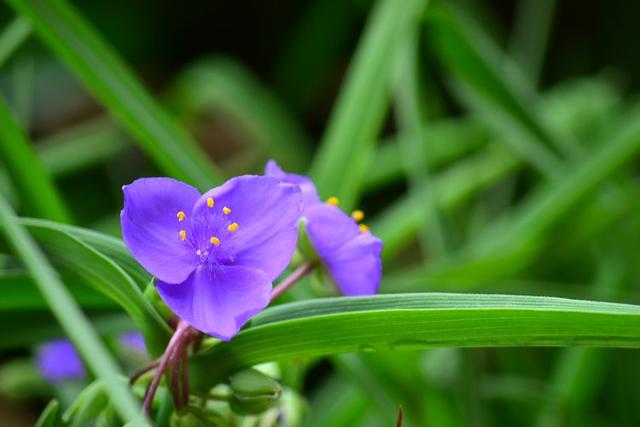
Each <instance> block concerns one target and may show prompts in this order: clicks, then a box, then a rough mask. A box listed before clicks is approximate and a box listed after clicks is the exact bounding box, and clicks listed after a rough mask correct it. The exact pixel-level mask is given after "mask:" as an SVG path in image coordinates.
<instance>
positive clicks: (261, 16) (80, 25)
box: [0, 0, 640, 426]
mask: <svg viewBox="0 0 640 427" xmlns="http://www.w3.org/2000/svg"><path fill="white" fill-rule="evenodd" d="M286 3H287V5H286V6H287V7H283V6H282V4H280V5H279V7H275V6H274V5H273V4H270V3H267V2H250V3H245V4H242V5H235V4H231V3H223V2H213V3H210V2H193V3H190V4H189V6H188V7H185V6H184V5H179V4H178V3H175V4H174V3H173V2H162V3H161V4H156V3H152V2H134V3H132V2H104V1H95V2H86V3H85V2H68V1H61V0H57V1H46V0H7V1H6V2H5V3H4V4H3V5H2V8H0V19H1V21H2V23H3V27H2V31H0V90H1V91H2V96H1V97H0V190H1V191H2V195H3V196H2V197H3V199H2V200H6V201H7V202H6V203H4V202H3V203H4V204H3V205H2V207H1V209H0V220H1V221H0V222H2V224H3V230H2V231H3V235H4V236H5V240H4V241H3V242H2V245H1V246H0V249H1V254H0V291H3V295H5V297H2V299H1V300H0V321H2V322H3V324H4V325H12V326H13V327H12V328H11V329H9V328H3V329H2V330H1V331H0V363H1V364H2V365H1V366H0V405H1V407H2V410H1V411H0V412H1V413H2V415H0V424H3V423H9V424H10V425H31V424H33V422H35V418H36V417H37V414H38V413H39V412H40V410H41V409H43V408H44V406H45V404H46V403H47V401H48V398H50V397H51V396H56V397H58V398H59V399H60V400H61V402H62V406H63V408H62V409H64V406H65V405H68V399H66V400H65V396H68V395H69V394H70V392H68V391H66V390H62V389H54V390H51V389H44V391H43V389H42V387H41V385H37V386H34V385H33V383H29V382H28V381H26V380H27V379H29V378H32V376H29V375H31V374H32V372H31V374H29V373H27V374H25V373H24V370H22V371H20V372H22V373H16V372H18V371H17V370H16V369H15V366H16V365H15V364H16V362H21V361H24V360H29V359H30V357H31V354H32V351H33V349H34V347H35V346H36V345H37V344H38V343H39V342H41V341H42V340H44V339H48V338H52V337H58V336H61V335H63V334H66V335H68V336H70V337H71V339H72V340H73V341H74V343H75V344H76V345H77V347H78V348H79V349H80V350H81V352H82V353H83V354H84V355H85V356H87V357H86V359H87V362H89V363H88V365H89V367H90V368H92V369H91V370H92V373H93V374H94V375H95V376H97V377H105V378H110V377H113V375H115V374H114V373H115V372H116V371H117V370H118V367H117V366H115V364H114V363H113V362H110V361H108V360H110V359H109V357H110V356H108V353H107V352H106V351H105V348H104V346H103V344H102V342H101V341H100V340H98V339H97V338H98V334H97V333H100V334H101V336H102V337H109V336H113V334H115V333H117V332H119V331H122V330H127V329H131V328H132V327H135V328H138V329H141V330H142V331H143V332H144V334H145V338H146V341H147V345H148V347H149V349H150V351H151V352H152V353H154V354H158V353H159V351H161V349H162V346H163V345H164V343H165V342H166V339H167V336H168V333H169V331H168V329H167V328H166V325H165V323H164V321H163V317H162V314H161V311H160V312H159V311H158V305H157V304H155V301H154V299H153V293H152V292H151V288H147V285H148V283H149V277H148V276H147V274H146V273H145V272H144V271H142V270H141V269H140V267H139V266H137V264H136V263H135V261H133V260H132V259H131V258H130V256H129V255H128V253H127V252H126V249H125V248H124V246H123V245H122V243H121V241H120V240H119V222H118V212H119V210H120V208H121V205H122V200H121V190H120V189H121V186H122V185H123V184H126V183H128V182H130V181H131V180H133V179H135V178H137V177H140V176H154V175H169V176H174V177H176V178H179V179H182V180H185V181H187V182H190V183H191V184H194V185H196V186H197V187H199V188H201V189H206V188H209V187H212V186H214V185H216V184H218V183H220V182H221V181H222V180H223V179H225V177H229V176H233V175H238V174H244V173H261V171H262V167H263V165H264V162H265V161H266V160H267V159H269V158H274V159H276V160H278V161H279V162H280V163H281V164H282V165H283V166H285V167H286V168H287V169H289V170H292V171H296V172H300V173H308V174H310V175H311V176H312V177H314V178H315V179H316V180H317V183H318V185H319V189H320V191H321V194H322V196H323V197H325V198H327V197H329V196H338V197H339V198H340V199H341V201H342V207H343V208H344V209H346V210H350V209H353V208H355V207H359V208H362V209H364V210H365V212H366V215H367V217H366V222H367V223H368V224H369V225H370V226H371V227H372V230H373V232H374V233H376V234H378V235H379V236H381V237H382V238H383V240H384V242H385V249H384V253H383V259H384V269H385V275H384V280H383V285H382V288H381V292H382V293H385V294H386V293H389V294H391V293H400V292H403V293H412V294H411V295H405V296H397V297H396V296H385V297H384V298H381V299H379V300H376V299H374V300H372V301H369V302H367V301H365V302H364V303H362V304H363V305H359V304H360V303H357V302H355V301H344V302H337V303H335V304H334V303H333V302H332V301H331V300H320V299H318V300H313V301H310V302H298V303H293V304H292V305H287V306H281V307H275V308H273V309H270V310H269V311H267V312H265V313H263V314H262V315H261V316H259V317H258V318H256V320H255V322H253V324H252V325H251V327H250V328H248V330H247V331H246V332H243V334H241V335H240V336H239V337H238V340H237V341H234V342H232V343H231V344H229V345H225V346H218V347H214V349H213V350H212V351H210V352H208V353H205V354H202V355H200V356H199V357H198V358H196V360H195V363H194V370H197V371H196V372H202V371H203V370H204V371H205V372H206V371H207V370H208V369H212V368H211V367H212V366H218V367H220V366H224V370H222V371H221V372H219V373H218V374H219V375H222V372H224V373H225V374H226V373H227V371H229V372H231V371H233V370H234V369H236V368H237V367H238V366H244V365H247V364H252V363H258V362H264V361H270V360H279V364H278V370H279V372H280V376H281V378H282V381H283V384H284V385H285V386H286V387H287V390H290V391H291V392H292V393H293V395H296V396H304V399H306V400H308V402H309V411H308V413H306V417H303V418H304V421H303V424H304V425H309V426H339V425H345V426H346V425H349V426H358V425H360V426H378V425H379V426H386V425H392V423H393V422H394V420H395V417H396V412H397V408H398V405H402V407H403V408H404V411H405V415H406V417H405V425H408V426H425V425H426V426H431V425H434V426H457V425H475V426H483V425H486V426H493V425H522V426H527V425H538V426H599V425H616V426H627V425H628V426H635V425H638V423H639V422H640V407H639V406H638V405H637V402H636V400H637V398H636V395H637V393H635V389H636V388H637V384H638V382H639V381H640V369H639V368H638V366H639V365H638V363H637V358H638V357H637V356H638V353H637V350H624V349H620V348H617V349H616V348H598V349H594V348H583V347H570V348H555V349H554V348H535V347H536V345H555V346H566V345H572V344H588V345H599V346H602V345H604V346H605V347H638V342H639V341H638V340H639V339H640V326H639V325H640V324H639V323H638V319H637V310H638V309H637V307H636V306H632V305H611V304H607V303H604V302H602V303H591V302H588V301H576V302H569V303H565V302H563V301H564V300H555V299H546V298H544V297H545V296H557V297H570V298H574V299H577V300H595V301H611V302H622V303H627V304H638V303H640V292H639V290H638V283H640V269H639V268H638V265H639V263H638V243H637V242H638V241H640V221H639V218H640V216H639V215H638V214H639V213H640V202H639V200H640V197H639V196H640V188H639V186H638V173H637V164H638V162H637V159H638V152H639V151H640V125H639V123H640V105H639V104H638V103H637V100H636V97H635V93H636V91H637V89H638V87H640V57H639V56H638V53H637V52H636V51H634V49H633V40H636V39H637V36H638V30H637V25H636V23H635V16H638V12H640V10H639V6H638V5H637V4H636V3H635V2H630V1H620V2H615V5H606V4H604V3H603V4H599V3H597V4H596V3H594V4H581V5H580V7H578V6H577V5H575V4H573V3H571V2H567V1H559V0H544V1H535V0H519V1H517V2H513V4H511V3H509V4H507V3H505V2H496V1H489V0H485V1H464V0H456V1H453V0H449V1H435V0H432V1H426V0H409V1H405V2H401V3H402V4H401V5H399V3H398V2H395V1H392V0H377V1H358V2H346V3H345V2H339V1H334V0H309V1H306V2H293V1H290V2H286ZM5 205H6V206H5ZM12 211H15V212H17V214H18V215H19V216H21V217H24V218H18V219H16V218H14V217H13V214H12ZM28 217H35V219H33V218H28ZM25 230H26V231H27V232H28V233H29V234H25V233H24V231H25ZM30 236H31V237H35V238H36V239H37V243H38V245H39V246H40V247H41V249H43V250H44V253H45V254H46V258H44V257H42V256H41V255H40V252H39V249H38V248H36V247H33V243H32V241H31V237H30ZM52 268H55V270H56V271H53V270H52ZM312 282H313V281H312V280H309V281H307V282H304V283H302V284H301V285H300V286H299V287H298V288H295V289H294V290H293V291H292V292H291V294H290V295H287V296H286V298H284V300H285V302H291V301H293V300H296V299H308V298H313V297H322V296H326V289H323V288H322V287H318V286H315V285H317V284H315V285H314V283H312ZM434 291H445V292H456V294H442V295H439V294H431V293H430V292H434ZM467 293H468V295H467ZM473 293H483V294H487V293H498V294H511V295H531V296H534V297H540V298H529V297H516V296H513V297H500V296H498V297H476V296H475V295H474V294H473ZM70 296H71V297H72V298H73V299H70ZM487 298H488V299H487ZM441 300H442V301H444V302H445V305H446V306H445V307H434V306H433V305H434V304H435V305H437V304H438V301H441ZM73 301H75V302H73ZM375 301H380V302H375ZM61 304H62V306H64V307H76V304H77V305H78V307H79V308H80V309H82V310H83V311H84V314H82V313H81V312H80V311H79V310H77V309H75V308H74V309H68V310H64V309H63V308H64V307H62V306H61ZM336 304H337V306H339V307H342V305H340V304H344V307H342V309H343V310H341V311H340V313H334V312H332V309H335V307H336ZM368 304H371V305H368ZM385 304H386V305H385ZM567 304H568V305H567ZM505 311H506V312H508V313H509V319H507V320H504V318H503V315H504V314H505ZM51 313H53V314H54V315H55V318H56V319H57V320H58V321H59V324H60V326H61V327H62V329H61V328H60V326H57V324H56V323H55V322H54V320H53V318H52V314H51ZM125 313H126V314H125ZM282 316H284V317H282ZM131 319H133V322H132V320H131ZM426 319H429V321H428V322H426ZM87 320H88V321H89V322H90V323H89V322H87ZM447 322H452V324H456V325H458V326H457V327H449V326H442V325H448V324H449V323H447ZM456 322H457V323H456ZM80 325H82V326H80ZM407 328H409V329H407ZM483 328H484V329H483ZM492 328H493V329H492ZM485 330H489V332H486V331H485ZM291 331H294V332H295V333H296V334H300V335H299V336H300V339H298V340H296V344H295V345H292V344H290V342H289V341H288V340H289V339H290V337H288V335H287V334H288V333H290V332H291ZM405 335H408V336H405ZM411 337H413V341H411V339H410V338H411ZM398 340H400V341H402V342H404V343H405V344H407V345H405V346H399V347H401V348H398V346H395V347H394V345H393V343H394V342H397V341H398ZM107 342H108V339H107ZM296 346H297V347H296ZM470 346H471V347H482V348H462V347H470ZM505 346H506V348H505ZM524 346H526V348H524ZM529 346H534V347H529ZM434 347H435V348H434ZM409 349H411V350H412V351H408V350H409ZM356 350H357V351H356ZM390 350H393V351H390ZM345 351H349V352H351V351H356V352H355V353H351V354H346V355H344V354H337V353H342V352H345ZM293 355H298V356H299V357H298V358H293V360H292V357H291V356H293ZM89 359H91V360H89ZM100 361H105V362H104V363H102V362H100ZM98 362H100V363H98ZM27 365H29V364H28V363H27ZM11 367H14V368H12V369H9V368H11ZM221 369H222V368H221ZM207 378H209V380H210V381H213V380H212V378H218V377H216V376H211V377H207ZM23 380H24V381H23ZM21 381H22V382H21ZM203 383H207V381H204V382H203ZM16 384H19V385H22V386H24V385H25V384H27V385H28V384H31V385H30V386H25V387H26V388H24V389H23V391H24V393H23V394H22V395H23V396H27V397H28V399H27V400H23V401H22V402H18V401H16V400H15V399H11V396H15V393H13V394H12V392H15V385H16ZM38 384H39V383H38ZM109 384H110V386H109V387H110V388H109V390H110V392H111V393H112V394H111V396H112V398H114V399H121V400H120V401H119V402H118V404H117V408H118V409H119V410H120V414H121V415H122V416H123V417H125V418H133V417H134V416H135V415H136V414H137V413H138V412H137V410H136V409H135V408H136V405H137V403H136V401H135V399H132V398H131V397H130V396H129V394H128V393H121V392H122V390H121V389H122V388H123V387H121V385H122V384H120V383H118V382H112V383H109ZM206 385H209V384H206ZM75 393H76V394H77V390H76V391H75ZM71 394H73V393H71ZM165 401H166V398H165ZM7 402H8V403H7ZM114 403H115V400H114ZM5 407H6V408H7V409H6V410H5ZM57 408H58V406H56V404H55V403H52V404H50V405H49V406H48V410H47V412H46V413H45V414H44V415H43V418H42V419H41V421H42V423H43V424H42V425H47V424H46V423H47V422H49V419H50V418H52V417H54V415H55V414H57V412H58V410H57ZM167 408H169V410H170V405H169V406H167ZM62 412H63V411H62ZM47 414H53V415H48V417H49V418H47ZM296 414H298V415H302V414H303V411H298V412H296ZM3 418H4V419H3ZM9 420H10V421H9ZM165 422H166V419H164V421H162V420H161V422H160V424H161V425H162V424H163V423H165ZM20 423H22V424H20ZM49 425H50V424H49Z"/></svg>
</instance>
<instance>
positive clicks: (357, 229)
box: [265, 160, 382, 296]
mask: <svg viewBox="0 0 640 427" xmlns="http://www.w3.org/2000/svg"><path fill="white" fill-rule="evenodd" d="M265 175H267V176H271V177H274V178H277V179H280V180H281V181H282V182H288V183H291V184H296V185H298V186H299V187H300V189H301V191H302V193H303V197H304V210H303V213H302V218H303V220H304V221H305V223H306V231H307V234H308V236H309V239H310V240H311V243H312V245H313V247H314V249H315V251H316V253H317V254H318V256H319V257H320V260H321V261H322V263H323V264H324V267H325V269H326V270H327V272H328V273H329V275H330V276H331V278H332V279H333V281H334V282H335V283H336V285H337V286H338V287H339V288H340V290H341V291H342V293H343V294H345V295H348V296H355V295H372V294H375V293H376V292H377V290H378V286H379V285H380V278H381V276H382V262H381V260H380V253H381V252H382V241H381V240H380V239H379V238H377V237H375V236H374V235H373V234H371V232H370V230H369V227H367V226H366V225H364V224H358V222H359V221H361V220H362V219H363V218H364V214H363V213H362V211H359V210H357V211H354V212H353V213H352V215H351V217H350V216H348V215H347V214H345V213H344V212H343V211H341V210H340V209H339V208H338V207H337V205H338V200H337V199H336V198H335V197H331V198H329V199H328V200H327V202H326V203H323V202H321V201H320V197H319V196H318V191H317V190H316V187H315V185H314V184H313V182H312V181H311V180H310V179H309V178H307V177H305V176H302V175H296V174H289V173H286V172H284V171H283V170H282V169H281V168H280V167H279V166H278V165H277V164H276V162H274V161H273V160H271V161H269V162H268V163H267V166H266V167H265Z"/></svg>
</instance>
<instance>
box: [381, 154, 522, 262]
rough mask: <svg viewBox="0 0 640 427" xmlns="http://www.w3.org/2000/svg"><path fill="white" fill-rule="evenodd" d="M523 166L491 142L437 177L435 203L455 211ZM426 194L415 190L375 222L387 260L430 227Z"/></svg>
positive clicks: (447, 210) (434, 180)
mask: <svg viewBox="0 0 640 427" xmlns="http://www.w3.org/2000/svg"><path fill="white" fill-rule="evenodd" d="M520 165H521V161H520V159H519V158H517V157H516V156H515V155H514V154H513V153H512V152H510V151H509V150H507V149H506V148H505V147H502V146H499V145H496V144H491V145H489V146H487V147H486V148H484V149H483V150H481V151H480V152H478V153H477V154H475V155H473V156H471V157H469V158H467V159H464V160H462V161H460V162H458V163H456V164H455V165H453V166H451V167H450V168H448V169H446V170H444V171H442V172H440V173H439V174H436V175H435V176H434V178H433V186H434V190H433V192H434V194H435V196H436V200H435V203H436V205H437V207H438V209H440V210H442V211H443V212H452V211H453V210H454V209H456V208H457V207H458V206H460V205H461V204H462V203H463V202H464V201H465V200H468V199H469V198H471V197H472V196H473V195H474V194H477V193H478V192H480V191H482V190H484V189H486V188H487V187H489V186H490V185H492V184H494V183H496V182H498V181H499V180H500V179H502V178H504V177H505V176H507V175H508V174H510V173H511V172H513V171H514V170H516V169H517V168H518V167H519V166H520ZM422 197H423V195H422V194H420V193H417V194H416V193H414V194H410V195H407V196H404V197H402V198H400V199H399V200H397V201H395V202H394V203H393V204H391V205H390V206H389V207H388V208H387V209H386V210H384V211H383V212H382V213H381V214H380V215H378V216H377V217H375V218H374V220H373V221H372V222H371V230H372V231H373V232H374V233H375V234H376V235H378V236H379V237H380V238H381V239H382V241H383V242H384V249H383V252H382V256H383V258H384V260H390V259H393V258H394V256H395V255H396V254H397V253H398V252H399V251H400V250H401V249H402V248H404V247H405V246H406V245H407V244H409V243H411V242H412V241H413V239H414V237H415V234H416V231H417V230H418V229H419V228H420V227H421V226H429V225H430V221H431V217H429V216H428V214H427V213H426V212H425V211H424V207H423V205H422Z"/></svg>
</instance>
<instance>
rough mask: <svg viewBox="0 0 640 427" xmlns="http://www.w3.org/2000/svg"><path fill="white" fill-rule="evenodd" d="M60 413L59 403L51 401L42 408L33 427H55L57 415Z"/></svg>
mask: <svg viewBox="0 0 640 427" xmlns="http://www.w3.org/2000/svg"><path fill="white" fill-rule="evenodd" d="M59 412H60V403H58V401H57V400H55V399H53V400H52V401H50V402H49V403H48V404H47V406H46V407H45V408H44V410H43V411H42V413H41V414H40V417H38V421H37V422H36V425H35V427H55V426H56V425H57V424H58V418H59V417H58V413H59Z"/></svg>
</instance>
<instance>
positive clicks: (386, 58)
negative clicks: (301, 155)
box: [311, 0, 427, 210]
mask: <svg viewBox="0 0 640 427" xmlns="http://www.w3.org/2000/svg"><path fill="white" fill-rule="evenodd" d="M426 4H427V1H426V0H407V1H403V2H396V1H394V0H379V1H378V2H377V4H376V6H375V8H374V10H373V12H372V14H371V17H370V18H369V22H368V23H367V27H366V29H365V31H364V34H363V36H362V39H361V41H360V43H359V45H358V48H357V50H356V53H355V55H354V57H353V61H352V64H351V66H350V68H349V71H348V72H347V75H346V77H345V82H344V84H343V88H342V90H341V92H340V94H339V96H338V99H337V101H336V103H335V107H334V110H333V112H332V113H331V117H330V119H329V123H328V125H327V129H326V131H325V134H324V137H323V139H322V141H321V143H320V147H319V149H318V153H317V155H316V156H315V159H314V163H313V164H312V168H311V175H312V177H313V178H314V180H315V182H316V184H317V185H318V189H319V191H320V193H321V194H322V195H325V197H328V196H334V195H335V196H337V197H338V198H340V199H341V200H342V201H343V206H344V207H345V208H346V209H347V210H349V209H351V208H352V207H353V204H354V203H355V201H356V200H357V197H358V194H359V192H360V187H361V185H362V180H363V177H364V175H365V170H366V168H367V166H368V162H369V160H370V158H371V156H372V154H373V143H374V141H375V140H376V136H377V134H378V132H379V131H380V129H381V128H382V125H383V121H384V114H385V112H386V109H387V106H388V101H389V96H390V85H391V77H392V73H393V71H394V70H393V67H394V65H395V64H394V56H395V53H397V52H398V51H399V50H400V49H399V48H400V47H401V46H403V44H404V43H405V42H406V40H407V38H408V37H410V36H411V34H413V30H414V29H415V28H416V26H417V25H418V23H419V19H420V16H421V14H422V12H423V10H424V8H425V7H426Z"/></svg>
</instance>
